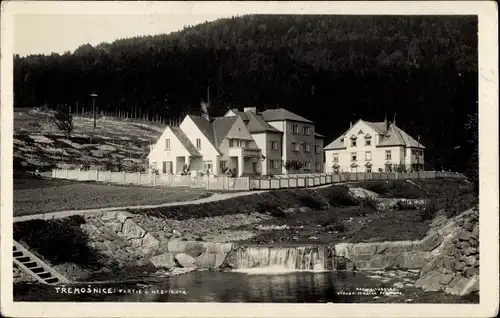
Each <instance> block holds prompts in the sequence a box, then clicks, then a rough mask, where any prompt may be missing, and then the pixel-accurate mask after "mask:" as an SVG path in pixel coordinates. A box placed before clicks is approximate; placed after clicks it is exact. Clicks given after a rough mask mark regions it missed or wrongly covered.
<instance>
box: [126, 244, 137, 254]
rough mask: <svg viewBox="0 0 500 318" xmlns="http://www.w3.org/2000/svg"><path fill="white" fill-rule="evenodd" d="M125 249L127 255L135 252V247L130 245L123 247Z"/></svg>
mask: <svg viewBox="0 0 500 318" xmlns="http://www.w3.org/2000/svg"><path fill="white" fill-rule="evenodd" d="M125 250H126V251H127V253H128V254H129V255H134V254H135V252H136V249H135V248H133V247H131V246H127V247H126V248H125Z"/></svg>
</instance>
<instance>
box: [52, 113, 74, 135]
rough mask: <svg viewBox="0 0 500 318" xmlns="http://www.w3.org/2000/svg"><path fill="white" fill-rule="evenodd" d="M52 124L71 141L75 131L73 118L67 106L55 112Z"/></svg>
mask: <svg viewBox="0 0 500 318" xmlns="http://www.w3.org/2000/svg"><path fill="white" fill-rule="evenodd" d="M52 123H53V124H54V125H55V126H56V127H57V129H59V130H60V131H62V132H63V133H64V134H65V135H66V138H67V139H69V137H70V135H71V133H72V132H73V131H74V130H75V125H74V124H73V116H72V115H71V113H70V110H69V107H68V106H67V105H64V106H61V107H59V108H58V109H57V110H56V111H55V113H54V115H53V117H52Z"/></svg>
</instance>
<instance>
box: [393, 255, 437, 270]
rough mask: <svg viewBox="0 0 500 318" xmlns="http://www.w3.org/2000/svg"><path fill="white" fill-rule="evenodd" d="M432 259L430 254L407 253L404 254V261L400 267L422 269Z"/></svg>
mask: <svg viewBox="0 0 500 318" xmlns="http://www.w3.org/2000/svg"><path fill="white" fill-rule="evenodd" d="M430 258H431V253H430V252H405V253H403V257H402V259H403V260H402V264H400V266H401V267H403V268H410V269H416V268H422V267H424V266H425V265H426V264H427V263H429V259H430Z"/></svg>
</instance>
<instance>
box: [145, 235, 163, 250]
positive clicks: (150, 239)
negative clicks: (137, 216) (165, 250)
mask: <svg viewBox="0 0 500 318" xmlns="http://www.w3.org/2000/svg"><path fill="white" fill-rule="evenodd" d="M142 246H143V247H145V248H152V249H156V248H158V247H159V246H160V241H159V240H158V239H157V238H156V237H154V236H153V235H151V234H150V233H147V234H146V235H144V237H143V239H142Z"/></svg>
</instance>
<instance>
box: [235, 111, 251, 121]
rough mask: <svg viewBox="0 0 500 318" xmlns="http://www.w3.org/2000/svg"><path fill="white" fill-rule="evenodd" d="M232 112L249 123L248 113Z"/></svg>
mask: <svg viewBox="0 0 500 318" xmlns="http://www.w3.org/2000/svg"><path fill="white" fill-rule="evenodd" d="M231 111H232V112H233V113H234V114H235V115H236V116H240V117H241V119H243V121H244V122H247V121H249V120H250V118H248V116H247V113H245V112H242V111H239V110H237V109H231Z"/></svg>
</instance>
